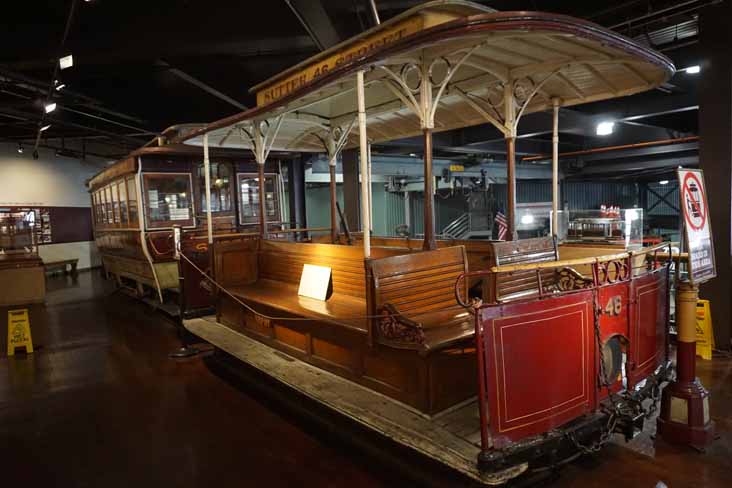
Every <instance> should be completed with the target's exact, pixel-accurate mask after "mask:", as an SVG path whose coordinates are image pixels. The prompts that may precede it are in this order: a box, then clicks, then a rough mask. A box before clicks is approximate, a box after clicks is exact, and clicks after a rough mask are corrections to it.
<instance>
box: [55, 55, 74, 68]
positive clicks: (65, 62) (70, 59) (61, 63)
mask: <svg viewBox="0 0 732 488" xmlns="http://www.w3.org/2000/svg"><path fill="white" fill-rule="evenodd" d="M73 65H74V56H72V55H71V54H69V55H68V56H64V57H63V58H61V59H59V60H58V67H59V68H61V69H66V68H71V67H72V66H73Z"/></svg>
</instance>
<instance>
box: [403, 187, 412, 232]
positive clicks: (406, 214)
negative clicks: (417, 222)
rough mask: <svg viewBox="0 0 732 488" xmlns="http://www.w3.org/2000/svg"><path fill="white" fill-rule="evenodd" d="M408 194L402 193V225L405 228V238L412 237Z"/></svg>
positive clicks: (406, 192)
mask: <svg viewBox="0 0 732 488" xmlns="http://www.w3.org/2000/svg"><path fill="white" fill-rule="evenodd" d="M410 203H411V202H410V198H409V192H408V191H406V190H405V191H404V225H406V226H407V236H411V235H412V206H411V205H410Z"/></svg>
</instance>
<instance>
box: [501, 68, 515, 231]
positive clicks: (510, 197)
mask: <svg viewBox="0 0 732 488" xmlns="http://www.w3.org/2000/svg"><path fill="white" fill-rule="evenodd" d="M503 107H504V111H505V113H504V124H505V125H506V130H507V131H506V132H505V136H506V187H507V192H506V200H507V201H506V220H508V239H507V240H509V241H514V240H516V239H517V237H518V236H517V235H516V124H517V121H516V100H515V98H514V96H513V81H512V80H510V79H509V80H508V81H506V83H505V84H504V85H503Z"/></svg>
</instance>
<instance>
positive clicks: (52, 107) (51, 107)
mask: <svg viewBox="0 0 732 488" xmlns="http://www.w3.org/2000/svg"><path fill="white" fill-rule="evenodd" d="M43 110H45V111H46V113H47V114H50V113H51V112H53V111H54V110H56V103H55V102H51V103H47V104H46V105H44V106H43Z"/></svg>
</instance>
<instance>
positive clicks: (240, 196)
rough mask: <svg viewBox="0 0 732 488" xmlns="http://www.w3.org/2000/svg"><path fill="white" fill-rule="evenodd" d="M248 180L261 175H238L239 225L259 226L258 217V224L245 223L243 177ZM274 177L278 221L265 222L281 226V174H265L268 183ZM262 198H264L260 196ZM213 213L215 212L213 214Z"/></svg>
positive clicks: (266, 220) (244, 173)
mask: <svg viewBox="0 0 732 488" xmlns="http://www.w3.org/2000/svg"><path fill="white" fill-rule="evenodd" d="M242 176H243V177H246V178H259V173H251V172H242V173H236V204H237V211H236V213H237V218H238V219H239V225H242V226H247V225H257V224H258V223H259V217H257V220H256V222H245V221H244V216H243V214H242V210H243V209H242V205H243V199H242V195H241V180H240V179H241V177H242ZM268 176H272V177H273V178H274V186H275V194H276V196H277V209H276V210H277V215H276V220H268V219H265V222H266V223H267V224H281V223H282V195H281V194H280V193H281V192H280V182H279V179H278V178H279V177H280V175H279V173H274V172H269V173H264V180H265V182H266V181H267V177H268ZM260 198H262V196H261V195H260ZM212 213H213V212H212Z"/></svg>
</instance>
